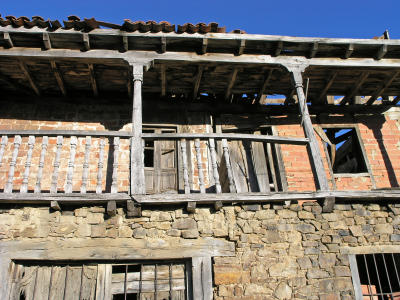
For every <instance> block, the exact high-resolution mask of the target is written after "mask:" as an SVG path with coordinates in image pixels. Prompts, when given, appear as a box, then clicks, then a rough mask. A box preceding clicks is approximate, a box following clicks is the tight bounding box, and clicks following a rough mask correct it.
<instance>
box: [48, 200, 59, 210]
mask: <svg viewBox="0 0 400 300" xmlns="http://www.w3.org/2000/svg"><path fill="white" fill-rule="evenodd" d="M50 207H51V209H52V210H58V211H60V210H61V206H60V204H59V203H58V201H55V200H53V201H51V202H50Z"/></svg>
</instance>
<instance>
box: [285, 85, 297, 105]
mask: <svg viewBox="0 0 400 300" xmlns="http://www.w3.org/2000/svg"><path fill="white" fill-rule="evenodd" d="M294 93H296V89H292V90H291V91H290V93H289V94H288V95H286V98H285V102H284V104H285V105H289V104H290V103H293V101H292V100H293V96H294Z"/></svg>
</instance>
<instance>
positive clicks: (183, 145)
mask: <svg viewBox="0 0 400 300" xmlns="http://www.w3.org/2000/svg"><path fill="white" fill-rule="evenodd" d="M181 151H182V164H183V182H184V186H185V194H190V185H189V172H188V161H187V153H186V140H185V139H181Z"/></svg>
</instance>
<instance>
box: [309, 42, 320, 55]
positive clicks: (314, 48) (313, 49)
mask: <svg viewBox="0 0 400 300" xmlns="http://www.w3.org/2000/svg"><path fill="white" fill-rule="evenodd" d="M317 52H318V42H314V43H312V46H311V49H310V58H314V57H315V55H316V54H317Z"/></svg>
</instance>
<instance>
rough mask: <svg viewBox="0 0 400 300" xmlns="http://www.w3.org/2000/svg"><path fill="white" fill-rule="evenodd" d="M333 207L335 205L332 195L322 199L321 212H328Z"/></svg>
mask: <svg viewBox="0 0 400 300" xmlns="http://www.w3.org/2000/svg"><path fill="white" fill-rule="evenodd" d="M334 207H335V197H334V196H328V197H325V198H324V199H323V204H322V212H324V213H330V212H332V211H333V208H334Z"/></svg>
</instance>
